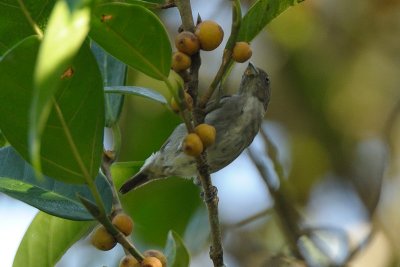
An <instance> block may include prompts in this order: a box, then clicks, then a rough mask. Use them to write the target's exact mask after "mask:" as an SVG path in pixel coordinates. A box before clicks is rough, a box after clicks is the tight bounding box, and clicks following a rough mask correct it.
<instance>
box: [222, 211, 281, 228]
mask: <svg viewBox="0 0 400 267" xmlns="http://www.w3.org/2000/svg"><path fill="white" fill-rule="evenodd" d="M272 212H273V210H272V209H265V210H263V211H260V212H258V213H256V214H254V215H251V216H250V217H247V218H245V219H243V220H241V221H238V222H236V223H233V224H228V225H226V226H225V227H226V228H228V229H233V228H239V227H242V226H245V225H247V224H249V223H252V222H254V221H255V220H258V219H260V218H263V217H266V216H267V215H270V214H271V213H272Z"/></svg>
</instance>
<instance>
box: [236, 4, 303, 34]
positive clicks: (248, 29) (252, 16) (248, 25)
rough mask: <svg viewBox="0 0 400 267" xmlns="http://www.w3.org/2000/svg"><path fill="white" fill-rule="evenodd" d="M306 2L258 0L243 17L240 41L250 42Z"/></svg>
mask: <svg viewBox="0 0 400 267" xmlns="http://www.w3.org/2000/svg"><path fill="white" fill-rule="evenodd" d="M303 1H304V0H258V1H256V2H255V4H254V5H253V6H252V7H251V8H250V9H249V11H248V12H247V13H246V15H245V16H244V17H243V20H242V24H241V26H240V31H239V36H238V41H246V42H250V41H251V40H253V39H254V37H256V36H257V34H259V33H260V31H261V30H262V29H264V27H265V26H266V25H267V24H268V23H269V22H270V21H271V20H272V19H274V18H275V17H277V16H278V15H279V14H281V13H282V12H283V11H285V10H286V9H288V8H289V7H291V6H293V5H295V4H297V3H300V2H303Z"/></svg>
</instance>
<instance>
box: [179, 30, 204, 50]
mask: <svg viewBox="0 0 400 267" xmlns="http://www.w3.org/2000/svg"><path fill="white" fill-rule="evenodd" d="M175 46H176V49H178V50H179V51H181V52H183V53H185V54H186V55H189V56H191V55H193V54H196V53H197V52H199V50H200V43H199V40H198V39H197V37H196V35H194V34H193V33H191V32H188V31H183V32H181V33H179V34H178V35H177V36H176V37H175Z"/></svg>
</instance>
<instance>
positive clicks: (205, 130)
mask: <svg viewBox="0 0 400 267" xmlns="http://www.w3.org/2000/svg"><path fill="white" fill-rule="evenodd" d="M194 132H195V133H196V134H197V135H198V136H199V137H200V139H201V142H202V143H203V145H204V146H205V147H209V146H211V145H212V144H214V143H215V138H216V135H217V131H216V130H215V128H214V126H211V125H209V124H206V123H202V124H199V125H197V126H196V128H194Z"/></svg>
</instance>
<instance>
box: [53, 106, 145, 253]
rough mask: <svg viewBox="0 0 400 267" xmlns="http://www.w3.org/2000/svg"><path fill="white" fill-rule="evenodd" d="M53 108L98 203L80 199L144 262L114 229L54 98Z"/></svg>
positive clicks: (121, 242)
mask: <svg viewBox="0 0 400 267" xmlns="http://www.w3.org/2000/svg"><path fill="white" fill-rule="evenodd" d="M53 106H54V110H55V111H56V114H57V117H58V119H59V121H60V123H61V126H62V128H63V130H64V133H65V136H66V138H67V141H68V144H69V146H70V147H71V150H72V154H73V156H74V158H75V160H76V162H77V164H78V166H79V167H80V168H81V171H82V174H83V176H84V179H85V181H86V183H87V185H88V187H89V190H90V191H91V193H92V195H93V197H94V199H95V201H96V204H92V205H90V204H89V203H91V202H90V201H85V199H84V198H82V197H81V198H80V199H81V202H82V203H83V204H84V205H85V207H86V208H87V209H88V211H89V212H90V213H91V214H92V215H93V217H95V218H96V219H97V220H98V221H99V222H100V223H101V224H103V225H104V227H105V228H106V229H107V231H108V232H109V233H110V234H111V235H112V236H114V238H115V239H116V240H117V242H118V243H120V244H121V245H122V246H123V247H124V248H125V249H127V250H128V251H129V252H130V253H131V254H132V256H134V257H135V258H136V259H137V260H139V261H141V260H143V256H142V255H141V254H140V253H139V251H138V250H137V249H136V248H135V247H134V246H133V245H132V244H131V243H130V241H129V240H128V239H127V238H126V237H125V236H124V235H123V234H122V233H121V232H120V231H119V230H118V229H116V228H115V227H114V225H113V224H112V223H111V221H110V219H109V218H108V217H107V214H106V210H105V207H104V203H103V200H102V198H101V195H100V193H99V191H98V189H97V186H96V184H95V183H94V180H93V179H92V177H91V176H90V174H89V171H88V169H87V168H86V166H85V165H84V163H83V161H82V158H81V155H80V153H79V150H78V148H77V146H76V144H75V141H74V139H73V136H72V134H71V132H70V130H69V127H68V124H67V122H66V121H65V118H64V115H63V113H62V110H61V108H60V106H59V105H58V103H57V101H56V100H55V99H54V98H53Z"/></svg>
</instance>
